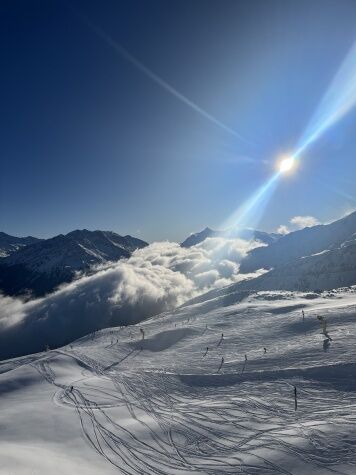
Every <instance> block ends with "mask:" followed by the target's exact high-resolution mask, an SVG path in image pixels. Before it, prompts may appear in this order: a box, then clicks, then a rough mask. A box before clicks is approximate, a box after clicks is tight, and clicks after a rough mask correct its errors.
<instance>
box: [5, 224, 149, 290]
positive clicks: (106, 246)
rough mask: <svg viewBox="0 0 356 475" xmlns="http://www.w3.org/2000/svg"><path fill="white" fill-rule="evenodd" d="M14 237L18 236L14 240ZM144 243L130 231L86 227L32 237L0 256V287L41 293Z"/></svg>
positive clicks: (121, 256) (119, 257)
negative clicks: (52, 235) (43, 237)
mask: <svg viewBox="0 0 356 475" xmlns="http://www.w3.org/2000/svg"><path fill="white" fill-rule="evenodd" d="M9 237H10V238H11V236H9ZM16 239H21V238H13V242H15V240H16ZM23 239H29V238H23ZM31 239H35V238H31ZM8 241H9V239H8ZM147 245H148V243H146V242H145V241H142V240H141V239H137V238H135V237H132V236H129V235H127V236H120V235H119V234H116V233H114V232H111V231H88V230H86V229H83V230H76V231H72V232H70V233H68V234H66V235H63V234H59V235H58V236H55V237H53V238H50V239H42V240H39V239H37V240H36V239H35V241H33V242H29V243H28V245H24V244H22V246H21V247H19V249H18V250H17V251H16V252H12V253H11V254H9V255H7V256H6V257H3V258H2V259H1V260H0V288H1V289H2V290H3V292H5V293H6V294H9V295H18V294H24V293H26V292H30V293H32V294H33V295H36V296H41V295H44V294H46V293H48V292H51V291H52V290H54V289H55V288H56V287H57V286H58V285H60V284H62V283H64V282H70V281H72V280H73V279H74V278H75V277H76V275H78V274H80V273H83V272H86V271H89V270H90V269H91V268H93V266H96V265H99V264H105V263H108V262H113V261H117V260H119V259H121V258H128V257H130V256H131V254H132V252H133V251H135V250H136V249H140V248H143V247H145V246H147ZM0 248H2V241H0Z"/></svg>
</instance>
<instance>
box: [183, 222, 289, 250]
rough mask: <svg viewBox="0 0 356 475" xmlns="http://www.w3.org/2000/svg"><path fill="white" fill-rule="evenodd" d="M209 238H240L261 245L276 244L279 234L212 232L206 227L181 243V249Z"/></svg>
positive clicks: (244, 231)
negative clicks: (258, 242) (260, 243)
mask: <svg viewBox="0 0 356 475" xmlns="http://www.w3.org/2000/svg"><path fill="white" fill-rule="evenodd" d="M210 237H231V238H240V239H246V240H247V241H250V240H254V241H260V242H262V243H263V244H272V243H273V242H276V241H277V240H278V239H279V238H280V237H281V234H277V233H266V232H264V231H257V230H255V229H239V230H235V231H214V230H213V229H210V228H208V227H206V228H205V229H203V231H200V232H197V233H193V234H191V235H190V236H188V237H187V239H185V240H184V241H183V242H182V243H181V246H182V247H191V246H195V245H196V244H199V243H201V242H203V241H205V239H207V238H210Z"/></svg>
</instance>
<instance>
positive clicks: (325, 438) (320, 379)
mask: <svg viewBox="0 0 356 475" xmlns="http://www.w3.org/2000/svg"><path fill="white" fill-rule="evenodd" d="M355 306H356V292H355V289H353V290H350V291H346V290H342V289H341V290H339V291H335V292H331V293H328V294H322V295H316V294H297V293H294V294H293V293H288V292H274V293H271V292H269V293H268V292H266V293H259V294H254V295H250V296H248V295H247V294H244V295H241V294H235V293H234V292H233V291H232V290H231V289H230V288H227V289H224V291H221V294H220V296H218V297H215V298H213V299H211V300H209V297H208V296H205V297H204V298H202V299H201V302H200V303H195V304H190V305H186V306H184V307H181V308H178V309H177V310H176V311H174V312H172V313H167V314H163V315H160V316H158V317H154V318H151V319H150V320H148V321H146V322H145V323H144V324H141V325H140V326H132V327H126V328H121V329H120V328H116V329H110V330H102V331H100V332H98V333H97V334H96V335H94V336H92V335H90V336H87V337H84V338H82V339H80V340H78V341H76V342H75V343H73V344H72V345H68V346H66V347H64V348H61V349H58V350H54V351H49V352H47V353H41V354H36V355H31V356H26V357H23V358H19V359H15V360H8V361H4V362H2V363H1V364H0V373H1V374H0V388H1V397H0V426H1V431H0V459H1V465H0V473H1V474H4V475H5V474H6V475H8V474H10V473H11V474H15V475H25V474H26V475H29V474H33V473H40V474H42V473H46V475H62V474H63V475H64V474H68V473H72V474H79V475H81V474H83V475H84V474H85V475H91V474H97V473H100V474H113V473H120V474H125V475H133V474H135V475H138V474H139V475H143V474H144V475H146V474H147V475H150V474H155V475H158V474H159V475H165V474H176V475H183V474H184V475H188V474H192V473H196V474H214V475H218V474H238V473H245V474H261V475H268V474H293V475H302V474H303V475H311V474H323V475H325V474H329V473H330V474H332V473H342V474H349V475H351V474H354V473H355V471H356V467H355V464H356V432H355V420H356V393H355V391H356V383H355V381H356V380H355V376H356V366H355V363H354V361H355V356H356V349H355V344H354V341H355V318H356V315H355ZM302 309H303V310H304V312H305V321H303V320H302V316H301V310H302ZM317 314H321V315H323V316H325V317H326V318H327V321H328V331H329V333H330V336H331V337H332V338H333V340H332V341H328V340H327V339H326V338H325V336H324V335H322V334H321V329H320V325H319V323H318V320H317V319H316V315H317ZM140 328H142V329H143V330H144V332H145V340H144V341H141V332H140ZM222 333H223V338H221V335H222ZM207 347H208V348H209V350H208V352H207V353H206V350H207ZM264 347H265V348H266V349H267V353H266V354H264V350H263V348H264ZM204 355H205V356H204ZM245 355H247V361H245ZM222 357H223V358H224V363H223V365H222V367H221V369H220V370H219V367H220V365H221V362H222ZM294 386H295V387H296V388H297V396H298V410H297V411H295V410H294Z"/></svg>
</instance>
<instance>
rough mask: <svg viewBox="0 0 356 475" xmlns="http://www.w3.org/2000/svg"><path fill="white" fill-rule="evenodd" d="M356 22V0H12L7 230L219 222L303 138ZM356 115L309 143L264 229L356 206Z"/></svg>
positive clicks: (123, 230) (4, 184)
mask: <svg viewBox="0 0 356 475" xmlns="http://www.w3.org/2000/svg"><path fill="white" fill-rule="evenodd" d="M93 25H94V28H93ZM355 25H356V3H355V2H354V1H351V0H350V1H348V0H342V1H331V0H320V1H319V0H313V1H310V0H308V1H303V0H298V1H291V0H278V1H277V0H269V1H268V2H266V1H262V0H260V1H258V0H255V1H253V0H246V1H237V0H236V1H235V0H234V1H225V0H219V1H217V0H216V1H209V0H204V1H199V0H194V1H181V0H177V1H173V0H171V1H169V2H168V1H155V0H150V1H145V0H143V1H138V0H130V1H128V0H127V1H125V2H123V1H121V2H120V1H118V0H112V1H111V0H107V1H105V2H99V1H95V2H94V1H92V2H90V1H81V0H75V1H74V0H72V1H68V2H64V1H63V2H62V1H59V0H58V1H56V0H49V1H47V0H46V1H38V0H24V1H17V0H11V1H6V0H5V1H3V2H2V4H1V16H0V36H1V45H2V48H1V63H2V72H1V76H0V85H1V87H0V95H1V112H0V120H1V131H2V133H1V136H2V138H1V151H0V153H1V155H0V156H1V175H0V229H1V230H3V231H5V232H8V233H10V234H15V235H27V234H32V235H36V236H43V237H47V236H52V235H55V234H58V233H65V232H68V231H70V230H72V229H76V228H87V229H109V230H113V231H116V232H119V233H120V234H127V233H130V234H132V235H136V236H138V237H141V238H143V239H146V240H149V241H153V240H158V239H172V240H181V239H183V238H184V237H186V235H187V234H189V233H190V232H192V231H195V230H199V229H201V228H204V227H205V226H207V225H208V226H211V227H216V228H217V227H219V226H220V225H221V224H222V223H223V222H225V221H226V219H227V218H228V217H229V216H231V215H233V213H234V211H235V210H236V209H237V208H238V207H239V206H241V204H243V203H244V202H245V201H246V200H247V199H249V197H250V196H251V195H252V194H253V193H255V191H256V190H257V189H258V188H259V187H260V186H261V185H263V183H265V182H266V181H267V180H268V179H269V178H270V177H271V175H272V174H273V173H274V164H275V161H276V157H278V156H279V155H280V154H281V153H285V152H288V151H293V148H295V147H296V146H297V143H298V140H299V139H300V137H302V136H303V132H304V131H305V129H306V127H307V125H308V122H309V121H310V118H311V117H312V116H313V113H314V112H315V110H316V109H317V107H318V104H319V103H320V100H321V99H322V97H323V95H324V93H325V92H326V90H327V89H328V87H329V84H330V83H331V81H332V79H333V77H334V75H335V74H336V72H337V70H338V68H339V67H340V64H341V63H342V61H343V59H344V58H345V56H346V54H347V53H348V51H349V50H350V48H351V46H352V45H353V43H354V41H355V40H356V26H355ZM96 27H97V28H99V29H100V31H101V32H102V33H103V34H100V33H98V30H95V28H96ZM105 35H106V37H107V38H109V41H107V40H106V39H105V38H104V36H105ZM114 44H117V45H121V46H122V47H124V48H125V49H126V50H127V51H128V52H129V53H130V54H131V55H132V57H133V58H135V61H137V64H138V63H139V64H141V65H144V66H145V67H146V68H148V69H149V70H150V71H151V72H152V73H153V74H154V75H156V77H158V78H160V79H162V81H164V82H165V84H168V85H169V87H171V88H173V89H174V90H175V91H178V92H179V93H180V94H182V95H183V96H184V98H186V99H187V100H189V101H190V102H191V103H193V104H194V105H195V106H196V107H198V108H200V109H201V110H203V111H204V112H205V113H206V114H205V115H204V113H201V111H200V112H199V111H197V110H196V109H194V107H192V106H191V105H189V104H187V101H184V100H181V99H180V98H179V97H177V95H175V94H174V93H173V94H172V92H169V91H168V90H167V88H166V87H162V85H160V84H158V82H157V81H155V80H152V77H149V75H147V74H146V73H145V71H143V70H142V68H141V69H140V68H139V67H137V64H136V65H135V64H133V62H132V61H129V60H128V59H127V58H125V57H124V56H123V55H122V54H120V52H119V51H118V50H117V49H115V47H114ZM119 47H120V46H119ZM207 115H209V116H211V117H213V118H214V119H216V122H220V123H221V124H224V126H222V125H218V124H217V123H214V121H212V120H210V119H209V118H208V117H207ZM355 123H356V114H355V111H354V110H351V111H350V112H349V113H348V114H347V116H346V117H344V118H343V119H342V120H340V121H339V122H338V123H337V124H336V125H335V126H333V127H332V128H331V129H329V130H328V131H326V133H325V134H324V135H322V136H321V137H320V138H319V140H318V141H317V142H316V143H314V144H313V145H312V146H311V147H310V148H309V149H307V150H306V151H305V152H304V153H303V155H302V156H301V157H300V163H299V166H298V169H297V170H296V171H295V173H293V174H291V175H290V176H288V177H283V179H282V180H280V182H279V183H278V186H277V188H276V190H275V191H274V193H273V195H272V196H271V198H270V200H269V202H268V203H267V204H266V206H265V207H264V213H263V215H262V217H261V219H260V220H259V222H258V223H256V224H258V227H259V228H261V229H265V230H269V231H270V230H273V229H276V228H277V227H278V226H279V225H280V224H284V223H287V222H288V221H289V219H290V218H292V217H293V216H296V215H312V216H316V217H317V218H318V219H319V220H321V221H328V220H330V219H333V218H336V217H338V216H340V215H342V214H344V213H345V212H347V211H349V210H351V209H353V208H354V207H355V203H356V193H355V185H354V183H355V176H356V160H355V154H356V141H355V139H354V130H355ZM227 129H232V130H234V131H236V135H235V134H233V133H231V132H230V131H229V130H227ZM239 135H241V136H242V137H244V138H245V139H246V141H245V140H242V139H240V138H239V137H238V136H239Z"/></svg>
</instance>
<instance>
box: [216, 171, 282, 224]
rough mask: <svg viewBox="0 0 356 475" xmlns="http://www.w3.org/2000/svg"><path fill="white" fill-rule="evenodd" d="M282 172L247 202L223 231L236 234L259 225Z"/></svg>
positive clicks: (228, 221) (234, 214)
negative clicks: (238, 231) (242, 229)
mask: <svg viewBox="0 0 356 475" xmlns="http://www.w3.org/2000/svg"><path fill="white" fill-rule="evenodd" d="M280 175H281V172H277V173H275V174H274V175H273V176H272V177H271V178H270V179H269V180H268V181H267V183H265V184H263V185H262V186H261V187H260V188H259V189H258V190H257V191H256V192H255V193H254V194H253V195H252V196H251V197H250V198H249V199H248V200H246V201H245V202H244V203H243V204H242V205H241V206H240V207H239V208H238V209H237V210H236V211H235V213H233V214H232V215H231V216H230V217H229V218H228V219H227V220H226V221H225V222H224V223H223V225H222V229H227V230H228V232H234V231H236V230H237V229H240V228H244V227H251V226H255V225H256V224H258V222H259V220H260V219H261V216H262V214H263V212H264V210H265V208H266V206H267V204H268V202H269V199H270V198H271V196H272V194H273V192H274V190H275V188H276V186H277V182H278V178H279V177H280Z"/></svg>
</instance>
